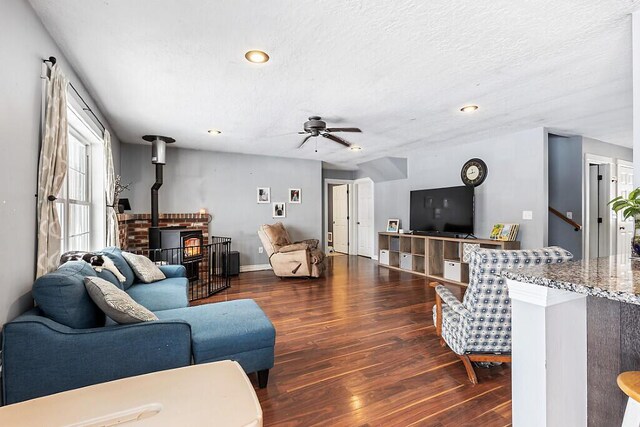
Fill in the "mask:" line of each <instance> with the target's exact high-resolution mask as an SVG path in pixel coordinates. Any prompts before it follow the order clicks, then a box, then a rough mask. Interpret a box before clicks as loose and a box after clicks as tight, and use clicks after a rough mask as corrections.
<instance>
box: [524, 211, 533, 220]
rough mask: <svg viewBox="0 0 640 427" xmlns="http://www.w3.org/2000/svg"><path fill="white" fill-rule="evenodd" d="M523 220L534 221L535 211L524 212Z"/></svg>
mask: <svg viewBox="0 0 640 427" xmlns="http://www.w3.org/2000/svg"><path fill="white" fill-rule="evenodd" d="M522 219H533V211H522Z"/></svg>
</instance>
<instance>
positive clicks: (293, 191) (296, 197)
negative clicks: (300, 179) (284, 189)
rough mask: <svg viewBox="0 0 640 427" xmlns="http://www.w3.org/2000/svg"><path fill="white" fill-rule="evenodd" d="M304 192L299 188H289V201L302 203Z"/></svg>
mask: <svg viewBox="0 0 640 427" xmlns="http://www.w3.org/2000/svg"><path fill="white" fill-rule="evenodd" d="M301 197H302V192H301V191H300V189H299V188H290V189H289V203H302V198H301Z"/></svg>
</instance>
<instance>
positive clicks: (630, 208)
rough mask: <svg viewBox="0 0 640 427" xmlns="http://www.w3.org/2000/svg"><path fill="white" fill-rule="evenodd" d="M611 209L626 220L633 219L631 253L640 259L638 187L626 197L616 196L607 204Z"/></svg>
mask: <svg viewBox="0 0 640 427" xmlns="http://www.w3.org/2000/svg"><path fill="white" fill-rule="evenodd" d="M609 204H610V205H611V209H612V210H613V211H614V212H616V213H618V214H620V212H621V211H622V217H623V218H624V219H625V220H627V219H629V218H633V220H634V232H633V238H632V239H631V253H632V255H633V256H634V257H640V187H638V188H636V189H635V190H633V191H631V192H630V193H629V195H628V196H627V197H622V196H618V197H616V198H615V199H613V200H611V201H610V202H609Z"/></svg>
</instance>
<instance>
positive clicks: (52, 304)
mask: <svg viewBox="0 0 640 427" xmlns="http://www.w3.org/2000/svg"><path fill="white" fill-rule="evenodd" d="M87 276H89V277H95V276H96V274H95V272H94V271H93V268H91V266H90V265H89V264H87V263H86V262H84V261H70V262H67V263H65V264H64V265H62V266H61V267H60V268H59V269H57V270H56V271H53V272H51V273H48V274H45V275H44V276H41V277H39V278H38V280H36V281H35V283H34V284H33V288H32V294H33V299H34V300H35V301H36V304H37V305H38V307H39V308H40V310H42V312H43V313H44V314H45V316H46V317H48V318H50V319H52V320H55V321H56V322H58V323H61V324H63V325H65V326H68V327H70V328H74V329H85V328H95V327H98V326H103V325H104V313H102V311H101V310H100V309H99V308H98V306H96V305H95V304H94V302H93V301H92V300H91V298H90V297H89V294H88V293H87V290H86V289H85V287H84V278H85V277H87Z"/></svg>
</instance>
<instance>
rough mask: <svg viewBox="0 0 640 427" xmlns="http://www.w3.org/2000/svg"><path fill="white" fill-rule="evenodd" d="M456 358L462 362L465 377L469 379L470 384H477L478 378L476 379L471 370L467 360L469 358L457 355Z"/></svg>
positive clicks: (469, 362)
mask: <svg viewBox="0 0 640 427" xmlns="http://www.w3.org/2000/svg"><path fill="white" fill-rule="evenodd" d="M458 357H459V358H460V360H462V363H463V364H464V368H465V369H466V370H467V377H469V381H471V384H478V377H476V372H475V371H474V370H473V364H472V363H471V360H469V356H466V355H460V354H459V355H458Z"/></svg>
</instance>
